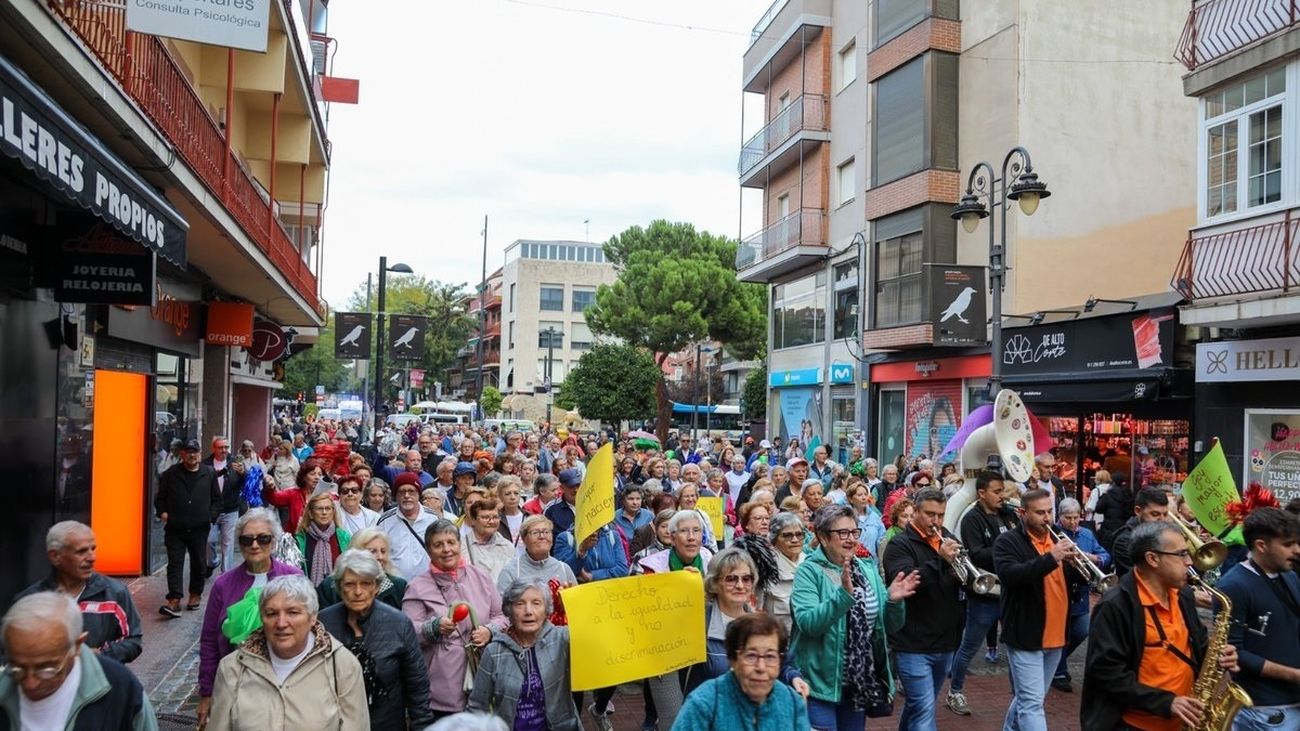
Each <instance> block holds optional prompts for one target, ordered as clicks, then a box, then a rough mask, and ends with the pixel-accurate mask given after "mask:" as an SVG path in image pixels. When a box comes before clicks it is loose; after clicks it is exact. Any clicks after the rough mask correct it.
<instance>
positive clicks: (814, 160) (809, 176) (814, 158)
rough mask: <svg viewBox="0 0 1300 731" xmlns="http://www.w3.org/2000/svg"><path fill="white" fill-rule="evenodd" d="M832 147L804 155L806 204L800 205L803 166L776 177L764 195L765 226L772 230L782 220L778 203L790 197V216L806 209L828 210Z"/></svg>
mask: <svg viewBox="0 0 1300 731" xmlns="http://www.w3.org/2000/svg"><path fill="white" fill-rule="evenodd" d="M828 147H829V145H828V144H827V143H822V144H819V145H816V146H815V147H813V148H812V150H811V151H809V152H805V153H804V159H803V202H802V204H801V203H800V192H799V163H798V162H796V163H795V164H793V165H791V166H790V167H788V168H786V169H785V170H783V171H781V172H780V173H778V174H776V175H773V176H772V182H771V183H769V184H768V185H767V188H766V190H765V191H764V194H763V195H764V197H765V199H766V200H765V201H764V206H763V208H764V217H763V226H764V227H765V228H766V227H767V226H771V225H772V224H773V223H775V222H776V221H777V220H778V219H779V218H780V216H779V215H778V214H777V199H778V198H780V197H781V196H782V195H785V194H789V196H790V213H794V212H795V211H797V210H799V208H800V207H803V208H820V209H822V210H826V200H827V199H826V196H827V176H828V172H827V166H828V165H829V164H830V154H829V150H828V149H827V148H828Z"/></svg>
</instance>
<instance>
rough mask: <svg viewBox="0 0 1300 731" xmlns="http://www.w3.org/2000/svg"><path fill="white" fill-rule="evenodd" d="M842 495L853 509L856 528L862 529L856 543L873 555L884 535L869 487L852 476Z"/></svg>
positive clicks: (878, 512) (881, 522)
mask: <svg viewBox="0 0 1300 731" xmlns="http://www.w3.org/2000/svg"><path fill="white" fill-rule="evenodd" d="M844 495H845V497H846V498H848V502H849V507H850V508H852V509H853V518H854V519H855V520H857V521H858V530H860V531H862V537H861V538H860V539H859V540H858V543H859V544H860V545H861V546H862V547H863V548H865V549H866V550H867V552H868V553H871V554H872V555H875V553H876V547H877V546H879V545H880V539H881V538H883V537H884V536H885V522H884V520H882V519H881V515H880V511H879V510H876V506H875V505H872V504H871V500H872V497H871V488H869V487H867V484H866V483H865V482H863V481H862V480H860V479H858V478H856V477H854V478H852V479H851V480H850V481H849V486H848V487H847V488H846V489H845V491H844Z"/></svg>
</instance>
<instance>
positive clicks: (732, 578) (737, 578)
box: [722, 574, 754, 586]
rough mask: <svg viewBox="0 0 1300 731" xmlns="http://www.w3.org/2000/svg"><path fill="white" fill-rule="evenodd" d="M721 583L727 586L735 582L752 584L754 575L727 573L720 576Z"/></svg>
mask: <svg viewBox="0 0 1300 731" xmlns="http://www.w3.org/2000/svg"><path fill="white" fill-rule="evenodd" d="M722 583H724V584H726V585H727V586H735V585H736V584H745V585H746V586H752V585H753V583H754V577H753V576H750V575H749V574H728V575H726V576H724V577H722Z"/></svg>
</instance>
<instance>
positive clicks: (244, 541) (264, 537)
mask: <svg viewBox="0 0 1300 731" xmlns="http://www.w3.org/2000/svg"><path fill="white" fill-rule="evenodd" d="M254 541H256V542H257V545H259V546H269V545H271V543H272V542H273V541H275V536H273V535H271V534H270V533H259V534H257V535H255V536H240V537H239V545H241V546H243V547H244V548H248V547H249V546H251V545H253V542H254Z"/></svg>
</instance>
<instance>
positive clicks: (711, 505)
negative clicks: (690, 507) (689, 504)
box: [695, 497, 727, 541]
mask: <svg viewBox="0 0 1300 731" xmlns="http://www.w3.org/2000/svg"><path fill="white" fill-rule="evenodd" d="M695 507H697V508H699V510H700V512H702V513H704V514H705V515H707V516H709V525H711V526H712V527H713V537H714V538H715V539H717V540H719V541H721V540H723V539H725V538H726V537H727V534H726V533H724V532H723V531H724V530H726V528H725V524H724V523H723V520H722V498H720V497H702V498H700V499H699V501H698V502H696V503H695Z"/></svg>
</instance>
